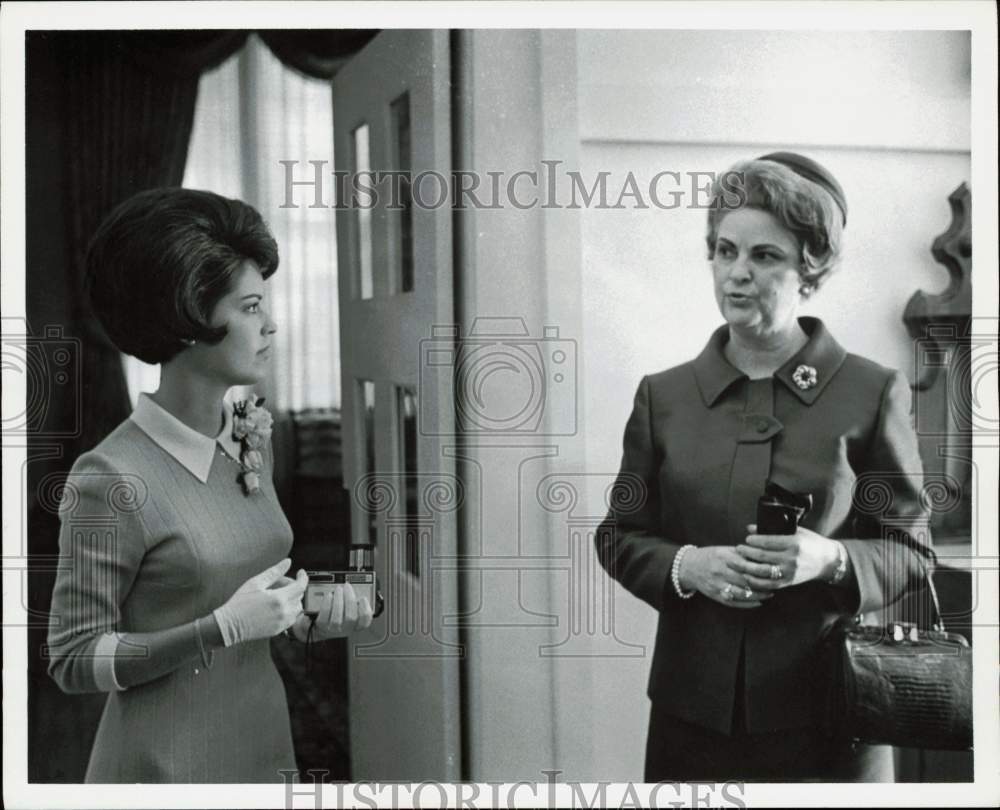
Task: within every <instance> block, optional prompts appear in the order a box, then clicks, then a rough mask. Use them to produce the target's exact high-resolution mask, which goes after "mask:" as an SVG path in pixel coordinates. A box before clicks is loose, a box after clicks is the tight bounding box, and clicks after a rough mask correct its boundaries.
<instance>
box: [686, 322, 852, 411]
mask: <svg viewBox="0 0 1000 810" xmlns="http://www.w3.org/2000/svg"><path fill="white" fill-rule="evenodd" d="M799 326H801V327H802V329H803V331H805V333H806V334H807V335H808V336H809V340H808V341H806V344H805V345H804V346H803V347H802V348H801V349H799V351H798V352H797V353H796V354H795V356H794V357H792V358H791V359H790V360H788V361H787V362H786V363H785V364H784V365H783V366H782V367H781V368H779V369H778V370H777V371H776V372H775V373H774V376H775V378H776V379H779V380H781V381H782V382H783V383H784V384H785V385H786V386H787V387H788V390H789V391H791V392H792V393H793V394H795V396H797V397H798V398H799V399H800V400H801V401H802V402H804V403H805V404H806V405H811V404H812V403H813V402H815V401H816V398H817V397H819V395H820V394H821V393H822V392H823V389H824V388H826V385H827V383H829V382H830V380H831V379H833V375H834V374H836V373H837V371H838V369H839V368H840V366H841V364H842V363H843V362H844V358H845V357H846V356H847V352H845V351H844V349H843V347H842V346H841V345H840V344H839V343H837V341H836V340H834V338H833V336H832V335H831V334H830V333H829V332H828V331H827V329H826V327H825V326H824V325H823V322H822V321H821V320H819V318H799ZM728 341H729V327H728V326H720V327H719V328H718V329H716V330H715V332H713V333H712V337H711V338H709V341H708V344H707V345H706V346H705V348H704V349H703V350H702V352H701V354H699V355H698V356H697V357H696V358H695V360H694V373H695V378H696V379H697V381H698V388H699V389H701V396H702V399H703V400H704V401H705V405H706V406H708V407H709V408H710V407H712V406H713V405H714V404H715V402H716V400H718V398H719V397H720V396H722V394H723V392H724V391H725V390H726V389H727V388H729V386H730V385H732V384H733V383H734V382H736V381H737V380H742V379H746V375H745V374H744V373H743V372H742V371H740V370H739V369H738V368H736V367H735V366H734V365H732V364H731V363H730V362H729V361H728V360H727V359H726V357H725V354H723V349H724V348H725V345H726V343H727V342H728ZM803 365H804V366H808V367H810V368H812V369H814V370H815V371H816V382H815V384H814V385H813V386H812V387H810V388H805V389H803V388H800V387H799V386H798V385H797V384H796V382H795V380H794V376H793V375H794V374H795V370H796V369H797V368H799V366H803Z"/></svg>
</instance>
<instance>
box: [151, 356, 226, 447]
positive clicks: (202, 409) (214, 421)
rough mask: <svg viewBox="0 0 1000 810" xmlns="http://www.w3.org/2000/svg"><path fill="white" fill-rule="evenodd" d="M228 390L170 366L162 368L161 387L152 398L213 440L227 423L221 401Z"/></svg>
mask: <svg viewBox="0 0 1000 810" xmlns="http://www.w3.org/2000/svg"><path fill="white" fill-rule="evenodd" d="M227 390H229V389H228V387H227V386H224V385H220V384H219V383H218V382H215V381H214V380H208V379H205V378H203V377H197V376H194V375H192V374H190V373H187V372H186V371H185V370H182V369H179V368H176V367H173V366H172V364H169V363H167V364H164V365H162V366H161V367H160V387H159V388H157V389H156V393H155V394H151V395H150V398H151V399H152V400H153V402H155V403H156V404H157V405H159V406H160V407H161V408H163V409H164V410H165V411H167V413H169V414H170V415H171V416H173V417H175V418H176V419H179V420H180V421H181V422H183V423H184V424H185V425H187V426H188V427H189V428H191V429H192V430H195V431H197V432H198V433H201V434H202V435H203V436H208V437H209V438H210V439H214V438H215V437H216V436H218V435H219V431H220V430H222V425H223V424H224V421H225V418H224V417H223V415H222V407H223V406H222V400H223V397H225V395H226V391H227Z"/></svg>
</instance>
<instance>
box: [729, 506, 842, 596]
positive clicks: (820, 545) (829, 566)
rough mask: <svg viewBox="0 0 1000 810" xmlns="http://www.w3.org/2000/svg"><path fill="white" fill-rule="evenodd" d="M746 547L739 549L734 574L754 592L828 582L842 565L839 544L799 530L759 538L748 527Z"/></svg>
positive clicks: (754, 526) (752, 529)
mask: <svg viewBox="0 0 1000 810" xmlns="http://www.w3.org/2000/svg"><path fill="white" fill-rule="evenodd" d="M747 531H748V532H749V534H748V535H747V539H746V543H741V544H740V545H738V546H736V552H737V554H738V559H737V561H736V564H735V565H734V572H736V573H739V574H741V575H742V576H743V577H745V578H746V581H747V582H748V583H749V585H750V587H751V588H753V589H755V590H761V591H768V592H773V591H776V590H778V589H779V588H787V587H788V586H789V585H801V584H802V583H803V582H809V581H811V580H814V579H824V580H826V579H829V578H830V574H831V572H832V571H833V570H835V569H836V567H837V563H838V561H839V554H838V551H837V542H836V541H835V540H831V539H830V538H828V537H824V536H823V535H821V534H817V533H816V532H814V531H812V530H811V529H806V528H803V527H802V526H799V528H798V530H797V531H796V532H795V534H756V531H757V526H756V524H754V523H751V524H750V525H749V526H747Z"/></svg>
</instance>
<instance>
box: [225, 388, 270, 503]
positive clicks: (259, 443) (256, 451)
mask: <svg viewBox="0 0 1000 810" xmlns="http://www.w3.org/2000/svg"><path fill="white" fill-rule="evenodd" d="M263 404H264V399H263V397H261V398H260V399H257V398H256V397H255V396H254V395H253V394H251V395H250V398H249V399H244V400H240V401H239V402H234V403H233V439H234V441H238V442H239V443H240V466H242V467H243V472H242V473H241V474H240V483H241V484H242V485H243V494H244V495H252V494H253V493H254V492H257V491H258V490H259V489H260V475H259V473H260V469H261V467H263V466H264V454H263V452H262V450H263V448H264V445H266V444H267V442H268V441H269V440H270V438H271V426H272V425H273V424H274V418H273V417H272V416H271V412H270V411H269V410H267V408H262V407H261V406H262V405H263Z"/></svg>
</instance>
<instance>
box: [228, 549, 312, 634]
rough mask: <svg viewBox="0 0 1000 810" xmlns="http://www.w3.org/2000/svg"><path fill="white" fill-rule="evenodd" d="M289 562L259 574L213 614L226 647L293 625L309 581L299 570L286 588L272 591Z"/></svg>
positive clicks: (288, 560) (281, 587)
mask: <svg viewBox="0 0 1000 810" xmlns="http://www.w3.org/2000/svg"><path fill="white" fill-rule="evenodd" d="M291 564H292V561H291V560H290V559H289V558H287V557H286V558H285V559H283V560H282V561H281V562H279V563H277V564H275V565H272V566H271V567H270V568H268V569H266V570H264V571H261V572H260V573H259V574H257V575H256V576H252V577H250V579H248V580H247V581H246V582H244V583H243V584H242V585H241V586H240V587H239V588H238V589H237V591H236V593H234V594H233V595H232V596H231V597H229V601H228V602H226V603H225V604H224V605H223V606H222V607H218V608H216V609H215V610H214V611H213V613H214V614H215V620H216V621H217V622H218V623H219V629H220V630H221V631H222V639H223V641H224V642H225V645H226V646H227V647H231V646H233V645H234V644H239V643H240V642H241V641H253V640H255V639H261V638H270V637H271V636H275V635H277V634H278V633H280V632H281V631H282V630H284V629H285V628H287V627H290V626H291V625H292V623H293V622H294V621H295V617H296V616H298V615H299V614H300V613H301V612H302V594H304V593H305V590H306V585H308V584H309V577H308V576H307V575H306V572H305V571H303V570H299V573H298V576H297V577H296V578H295V579H293V580H289V581H288V582H287V583H286V584H282V585H280V586H278V587H271V586H272V585H273V584H274V583H275V582H277V581H278V580H281V579H287V577H284V576H283V575H284V573H285V571H287V570H288V568H289V566H291Z"/></svg>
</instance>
